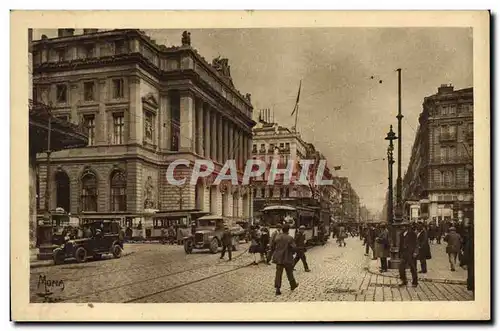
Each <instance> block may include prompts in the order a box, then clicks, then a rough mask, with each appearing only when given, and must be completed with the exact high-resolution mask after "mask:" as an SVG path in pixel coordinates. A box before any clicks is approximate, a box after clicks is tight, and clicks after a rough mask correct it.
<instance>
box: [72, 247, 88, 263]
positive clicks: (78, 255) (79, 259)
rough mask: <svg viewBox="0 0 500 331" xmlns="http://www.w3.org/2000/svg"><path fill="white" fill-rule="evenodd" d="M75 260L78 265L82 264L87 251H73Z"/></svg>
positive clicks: (79, 249)
mask: <svg viewBox="0 0 500 331" xmlns="http://www.w3.org/2000/svg"><path fill="white" fill-rule="evenodd" d="M75 259H76V262H78V263H83V262H85V260H86V259H87V250H86V249H85V248H83V247H78V248H77V249H76V251H75Z"/></svg>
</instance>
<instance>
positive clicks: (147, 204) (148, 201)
mask: <svg viewBox="0 0 500 331" xmlns="http://www.w3.org/2000/svg"><path fill="white" fill-rule="evenodd" d="M153 191H154V184H153V178H151V176H148V179H147V180H146V185H145V187H144V193H145V194H144V196H145V197H146V198H145V199H144V209H152V208H154V207H155V202H154V197H153Z"/></svg>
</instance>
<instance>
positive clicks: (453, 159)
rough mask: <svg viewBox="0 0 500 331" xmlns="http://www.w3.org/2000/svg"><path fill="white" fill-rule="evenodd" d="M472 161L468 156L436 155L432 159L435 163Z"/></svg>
mask: <svg viewBox="0 0 500 331" xmlns="http://www.w3.org/2000/svg"><path fill="white" fill-rule="evenodd" d="M467 162H470V159H469V157H468V156H462V155H461V156H444V157H439V156H438V157H435V158H433V159H432V160H431V163H432V164H433V165H438V164H461V163H467Z"/></svg>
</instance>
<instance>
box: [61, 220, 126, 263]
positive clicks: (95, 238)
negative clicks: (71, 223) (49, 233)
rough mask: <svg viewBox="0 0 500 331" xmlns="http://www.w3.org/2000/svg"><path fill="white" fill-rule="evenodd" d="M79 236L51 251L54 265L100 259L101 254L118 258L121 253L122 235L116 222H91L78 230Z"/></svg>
mask: <svg viewBox="0 0 500 331" xmlns="http://www.w3.org/2000/svg"><path fill="white" fill-rule="evenodd" d="M80 230H81V231H80V232H81V233H82V234H81V235H79V236H78V238H76V239H71V240H67V241H66V242H65V243H64V244H62V245H61V246H59V247H57V248H55V249H54V251H53V259H54V264H62V263H64V261H65V260H66V259H73V258H74V259H75V260H76V261H77V262H79V263H82V262H85V261H86V260H87V258H89V257H92V258H94V259H100V258H101V257H102V255H103V254H112V255H113V256H114V257H115V258H120V257H121V255H122V251H123V239H124V234H123V233H122V231H121V229H120V224H119V223H118V222H116V221H107V220H106V221H99V220H92V221H91V222H88V223H86V224H84V225H83V227H82V229H80Z"/></svg>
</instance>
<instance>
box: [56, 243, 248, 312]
mask: <svg viewBox="0 0 500 331" xmlns="http://www.w3.org/2000/svg"><path fill="white" fill-rule="evenodd" d="M247 251H248V249H245V250H244V251H242V252H241V253H240V254H238V255H237V256H235V257H234V258H233V259H232V260H233V261H234V260H236V259H238V258H240V257H242V256H243V254H244V253H246V252H247ZM249 265H251V264H244V265H239V266H236V267H235V268H231V269H230V270H224V271H222V272H218V273H215V274H213V275H209V276H206V277H203V278H201V279H196V280H193V281H190V282H187V283H183V284H179V285H176V286H173V287H171V288H167V289H162V290H160V291H156V292H155V293H152V294H148V295H144V296H143V297H148V296H153V295H156V294H159V293H163V292H167V291H170V290H173V289H175V288H178V287H182V286H186V285H189V284H191V283H196V282H200V281H203V280H205V279H210V278H213V277H217V276H220V275H223V274H225V273H228V272H232V271H236V270H239V269H242V268H245V267H248V266H249ZM214 266H215V267H217V266H228V267H230V266H234V265H227V264H226V263H224V262H217V263H205V264H202V265H197V266H195V267H192V268H188V269H184V270H179V271H175V272H170V273H165V274H161V275H157V276H155V277H149V278H146V279H142V280H139V281H134V282H128V283H126V284H121V285H117V286H112V287H108V288H104V289H101V290H98V291H89V292H86V293H81V294H78V295H73V296H69V297H64V298H60V299H59V301H58V302H71V301H72V300H75V299H78V298H82V297H87V296H92V295H98V294H101V293H104V292H109V291H113V290H118V289H120V288H126V287H130V286H134V285H138V284H144V283H148V282H152V281H156V280H159V279H161V278H168V277H172V276H176V275H180V274H183V273H189V272H193V271H198V270H201V269H203V268H211V267H214ZM128 270H130V269H128ZM142 270H143V269H142ZM113 273H116V272H113ZM99 274H102V273H99ZM88 277H89V276H85V277H82V278H88ZM131 300H132V301H131V302H133V301H137V300H140V298H139V299H137V298H135V299H131ZM129 301H130V300H129ZM126 302H128V301H126Z"/></svg>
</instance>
